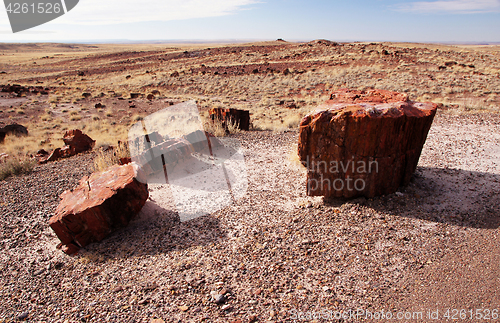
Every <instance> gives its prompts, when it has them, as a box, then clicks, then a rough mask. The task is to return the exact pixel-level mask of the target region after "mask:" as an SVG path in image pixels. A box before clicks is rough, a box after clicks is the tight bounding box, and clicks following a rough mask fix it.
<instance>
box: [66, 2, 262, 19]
mask: <svg viewBox="0 0 500 323" xmlns="http://www.w3.org/2000/svg"><path fill="white" fill-rule="evenodd" d="M258 2H259V1H258V0H105V1H103V0H80V2H79V3H78V5H77V6H76V7H75V8H74V9H73V10H71V11H69V12H68V13H67V14H66V15H64V16H62V17H60V18H58V19H57V23H69V24H85V25H109V24H120V23H130V22H144V21H167V20H181V19H191V18H203V17H217V16H223V15H228V14H232V13H234V12H236V11H238V10H242V9H244V8H243V7H244V6H247V5H250V4H254V3H258Z"/></svg>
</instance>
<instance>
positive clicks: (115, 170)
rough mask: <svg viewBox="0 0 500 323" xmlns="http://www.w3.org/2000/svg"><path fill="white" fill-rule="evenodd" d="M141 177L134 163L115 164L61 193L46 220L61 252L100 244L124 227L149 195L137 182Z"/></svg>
mask: <svg viewBox="0 0 500 323" xmlns="http://www.w3.org/2000/svg"><path fill="white" fill-rule="evenodd" d="M141 176H142V174H141V173H140V170H139V169H138V167H137V165H135V164H127V165H123V166H119V165H115V166H112V167H111V168H109V169H108V170H106V171H104V172H97V173H93V174H92V175H91V176H90V178H87V177H84V178H82V179H81V180H80V184H79V185H78V186H77V187H76V188H75V189H73V190H72V191H65V192H64V193H63V194H62V195H61V202H60V203H59V206H58V207H57V209H56V212H55V215H54V216H53V217H51V218H50V220H49V225H50V226H51V228H52V229H53V230H54V231H55V233H56V235H57V237H58V238H59V239H60V240H61V242H62V244H63V245H64V246H65V247H66V249H63V251H65V252H66V253H68V254H73V253H74V252H75V251H76V250H78V247H84V246H86V245H88V244H89V243H92V242H96V241H101V240H102V239H104V238H105V237H106V236H107V235H108V234H109V233H111V232H112V231H113V230H114V229H116V228H118V227H123V226H126V225H127V224H128V223H129V221H130V220H131V219H132V218H133V217H134V216H135V215H136V214H137V213H138V212H139V211H140V210H141V208H142V207H143V206H144V204H145V203H146V200H147V198H148V196H149V192H148V189H147V184H144V183H141V182H140V181H138V180H137V177H141ZM142 182H144V179H143V180H142Z"/></svg>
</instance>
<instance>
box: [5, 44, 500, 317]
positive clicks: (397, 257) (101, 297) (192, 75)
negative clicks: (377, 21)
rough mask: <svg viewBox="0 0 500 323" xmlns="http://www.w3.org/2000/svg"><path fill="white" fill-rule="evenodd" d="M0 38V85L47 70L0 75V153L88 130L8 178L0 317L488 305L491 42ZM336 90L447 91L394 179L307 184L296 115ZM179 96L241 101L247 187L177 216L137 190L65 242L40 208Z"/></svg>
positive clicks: (496, 195)
mask: <svg viewBox="0 0 500 323" xmlns="http://www.w3.org/2000/svg"><path fill="white" fill-rule="evenodd" d="M0 54H1V55H0V86H2V88H6V86H7V85H8V84H10V85H12V84H20V85H22V86H24V87H27V88H28V87H42V89H40V90H37V92H38V93H33V92H22V93H20V94H16V93H9V92H0V126H3V125H7V124H11V123H13V122H16V123H19V124H22V125H25V126H26V127H27V128H28V131H29V135H28V136H27V137H15V136H7V137H6V139H5V142H4V143H3V144H0V153H6V154H8V155H9V156H11V157H12V156H14V157H23V156H24V157H25V156H26V155H29V154H33V153H35V152H36V151H37V150H38V149H40V148H44V149H46V150H51V149H54V148H56V147H61V146H62V145H63V143H62V140H61V137H62V135H63V134H64V131H65V130H69V129H74V128H78V129H82V130H83V131H84V132H85V133H87V134H88V135H89V136H90V137H92V138H93V139H95V140H96V148H95V149H94V151H93V152H89V153H84V154H80V155H77V156H74V157H71V158H68V159H64V160H61V161H58V162H49V163H47V164H45V165H38V166H36V167H35V168H34V170H33V172H32V173H30V174H27V175H21V176H13V177H9V178H7V179H5V180H4V181H1V182H0V192H2V194H1V197H0V215H1V218H0V245H1V248H2V253H1V256H0V272H1V279H0V322H2V321H3V322H11V321H16V320H27V321H32V322H101V321H107V322H155V321H154V320H155V319H156V320H157V321H156V322H162V321H163V322H200V321H206V322H252V321H255V322H289V321H293V317H294V315H297V313H299V312H302V315H303V318H305V319H307V320H308V321H313V320H314V318H313V317H312V316H308V315H312V314H314V313H323V315H326V314H325V313H324V312H322V311H327V312H328V311H331V312H330V313H333V314H335V313H349V311H357V310H363V311H365V313H366V312H367V311H370V312H371V313H378V314H380V313H381V311H384V312H387V311H391V312H392V313H393V315H394V316H396V314H397V313H403V314H407V313H410V314H413V317H412V318H411V319H408V317H406V318H405V319H403V320H400V321H407V322H427V321H431V320H430V319H429V318H427V311H431V312H436V311H438V312H439V315H440V316H439V320H438V321H456V320H453V318H454V317H453V316H454V311H453V310H457V311H458V312H457V313H458V314H457V316H456V317H457V318H458V319H459V320H460V321H461V322H472V321H478V317H479V316H477V315H478V314H477V313H480V314H482V315H483V319H484V314H485V313H487V310H489V311H490V312H489V313H490V316H491V317H492V319H493V318H494V317H495V316H494V315H493V313H497V312H498V311H500V294H499V293H498V290H500V274H499V273H500V259H499V258H500V247H499V244H498V241H499V238H500V237H499V225H500V116H499V113H500V47H499V46H447V45H446V46H445V45H437V44H409V43H335V42H330V41H325V40H320V41H312V42H308V43H290V42H285V41H276V42H266V43H253V44H234V45H227V44H191V45H180V44H176V45H169V44H135V45H116V44H115V45H84V44H72V45H70V44H0ZM339 88H354V89H368V88H377V89H386V90H392V91H398V92H404V93H407V94H408V95H409V97H410V99H411V100H416V101H432V102H436V103H441V104H442V106H440V108H439V109H438V113H437V115H436V118H435V120H434V124H433V126H432V128H431V130H430V132H429V135H428V138H427V142H426V144H425V146H424V150H423V152H422V156H421V158H420V163H419V167H418V168H417V171H416V173H415V176H414V178H413V179H412V182H411V183H410V185H409V186H408V187H405V188H401V189H400V191H399V192H398V193H397V194H391V195H387V196H382V197H377V198H373V199H365V198H358V199H354V200H340V199H332V200H324V199H322V198H320V197H315V198H311V197H307V196H306V189H305V188H306V173H305V170H304V169H303V168H302V167H301V166H300V165H299V164H298V159H297V157H296V150H297V140H298V124H299V122H300V120H301V118H302V117H303V116H304V115H306V114H307V113H309V112H310V111H311V110H313V109H315V108H316V107H317V106H318V105H320V104H321V103H322V102H324V101H325V100H327V99H328V98H329V97H330V93H331V92H332V91H333V90H336V89H339ZM42 91H43V92H42ZM150 94H151V95H150ZM187 100H195V101H196V103H197V104H198V106H199V108H200V111H201V113H202V114H206V113H207V111H208V109H209V108H212V107H224V108H240V109H247V110H250V113H251V120H252V123H253V127H252V129H251V131H248V132H246V131H242V132H239V133H234V134H231V135H230V136H231V137H233V138H235V139H237V140H239V142H240V143H241V145H242V147H243V151H244V155H245V163H246V165H247V171H248V185H249V186H248V191H247V194H246V195H245V197H244V198H242V199H240V200H238V201H237V202H236V204H234V205H232V206H229V207H226V208H224V209H222V210H220V211H218V212H215V213H213V214H210V215H207V216H204V217H200V218H197V219H195V220H191V221H187V222H180V221H179V218H178V216H177V215H176V213H175V212H174V211H173V208H168V207H166V206H164V205H162V207H158V205H157V204H156V203H155V201H154V200H149V201H148V202H147V203H146V205H145V207H144V209H143V210H142V211H141V213H140V214H139V215H138V217H137V218H136V219H135V220H133V222H132V223H131V224H130V225H129V226H128V227H126V228H124V229H121V230H119V231H117V232H115V233H113V234H112V235H111V236H110V237H109V238H107V239H105V240H104V241H102V242H101V243H96V244H92V245H90V246H88V247H86V248H84V249H82V250H81V251H80V252H79V253H78V254H77V255H76V256H73V257H70V256H67V255H65V254H64V253H62V251H60V250H58V249H56V245H57V244H58V239H57V238H56V236H55V234H54V233H53V231H52V230H51V228H50V227H48V219H49V217H50V216H52V215H53V213H54V210H55V208H56V207H57V205H58V202H59V194H61V193H62V192H63V191H64V190H68V189H71V188H73V187H74V186H75V185H76V184H77V183H78V181H79V180H80V179H81V178H82V177H83V176H84V175H88V174H90V173H92V172H93V171H94V159H95V158H96V156H97V155H98V152H99V149H100V147H103V146H105V145H116V143H117V141H118V140H126V138H127V131H128V129H129V128H130V126H131V125H132V124H134V123H136V122H137V121H139V120H141V118H143V117H145V116H147V115H149V114H151V113H154V112H156V111H158V110H160V109H164V108H167V107H168V106H170V105H171V104H174V103H177V102H183V101H187ZM211 293H212V294H221V295H224V298H225V300H224V301H223V302H220V304H216V303H215V302H214V301H213V299H212V298H213V297H211ZM447 310H449V312H448V315H449V316H448V317H445V316H444V315H445V314H446V313H447ZM461 310H463V311H462V313H465V317H463V316H462V317H461V316H460V315H461V312H460V311H461ZM495 310H496V312H494V311H495ZM464 311H465V312H464ZM477 311H479V312H477ZM420 312H421V313H422V317H420V316H419V314H418V313H420ZM415 313H417V314H415ZM316 320H317V321H319V322H321V321H325V319H324V318H316ZM342 320H343V321H345V322H356V321H357V322H359V321H367V322H369V321H384V320H377V319H375V318H373V317H372V318H371V319H370V317H367V316H360V317H357V318H356V317H352V316H349V317H347V318H345V319H342ZM342 320H340V321H342ZM496 320H498V316H497V319H496ZM334 321H335V320H334ZM336 321H339V320H336ZM395 321H398V320H397V319H395ZM493 321H494V320H493Z"/></svg>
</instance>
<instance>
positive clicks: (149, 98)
mask: <svg viewBox="0 0 500 323" xmlns="http://www.w3.org/2000/svg"><path fill="white" fill-rule="evenodd" d="M146 98H147V99H148V100H149V101H151V100H153V99H154V98H155V96H154V94H151V93H150V94H148V96H147V97H146Z"/></svg>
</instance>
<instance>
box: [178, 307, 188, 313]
mask: <svg viewBox="0 0 500 323" xmlns="http://www.w3.org/2000/svg"><path fill="white" fill-rule="evenodd" d="M177 308H178V309H179V310H181V311H182V312H187V310H189V306H185V305H182V306H177Z"/></svg>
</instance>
